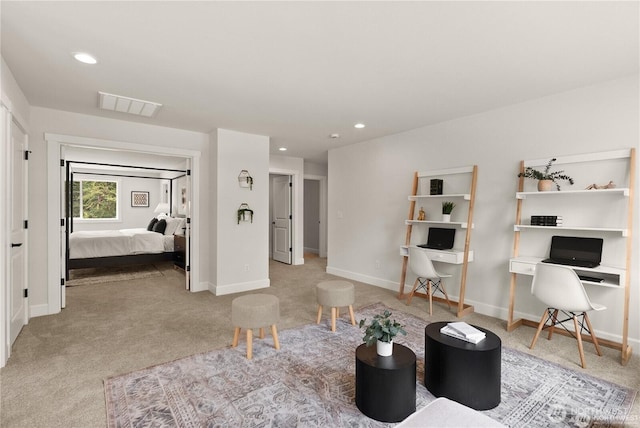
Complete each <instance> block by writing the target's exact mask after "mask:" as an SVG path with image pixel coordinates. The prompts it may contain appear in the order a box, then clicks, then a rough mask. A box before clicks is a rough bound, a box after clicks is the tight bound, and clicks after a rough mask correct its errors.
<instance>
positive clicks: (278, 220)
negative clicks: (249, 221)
mask: <svg viewBox="0 0 640 428" xmlns="http://www.w3.org/2000/svg"><path fill="white" fill-rule="evenodd" d="M271 206H272V207H273V208H272V209H273V237H272V239H273V259H274V260H276V261H279V262H282V263H287V264H291V250H292V249H291V219H292V218H291V176H289V175H282V176H277V177H274V179H273V200H272V201H271Z"/></svg>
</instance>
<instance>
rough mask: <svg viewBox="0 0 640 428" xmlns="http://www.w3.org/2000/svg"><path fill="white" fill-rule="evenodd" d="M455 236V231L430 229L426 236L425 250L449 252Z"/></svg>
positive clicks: (441, 228)
mask: <svg viewBox="0 0 640 428" xmlns="http://www.w3.org/2000/svg"><path fill="white" fill-rule="evenodd" d="M455 236H456V230H455V229H447V228H443V227H430V228H429V234H428V236H427V244H426V245H425V247H426V248H431V249H434V250H449V249H451V248H453V241H454V239H455Z"/></svg>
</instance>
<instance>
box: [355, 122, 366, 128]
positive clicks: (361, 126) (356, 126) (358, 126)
mask: <svg viewBox="0 0 640 428" xmlns="http://www.w3.org/2000/svg"><path fill="white" fill-rule="evenodd" d="M353 126H354V127H355V128H358V129H362V128H364V123H356V124H355V125H353Z"/></svg>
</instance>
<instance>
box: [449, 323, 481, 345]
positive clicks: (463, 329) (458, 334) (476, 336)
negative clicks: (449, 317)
mask: <svg viewBox="0 0 640 428" xmlns="http://www.w3.org/2000/svg"><path fill="white" fill-rule="evenodd" d="M440 333H442V334H446V335H447V336H451V337H455V338H456V339H461V340H464V341H467V342H470V343H474V344H475V343H479V342H481V341H482V340H483V339H484V338H485V336H486V334H485V333H484V332H483V331H480V330H478V329H477V328H475V327H474V326H472V325H469V324H467V323H466V322H462V321H458V322H450V323H448V324H447V325H445V326H444V327H442V328H441V329H440Z"/></svg>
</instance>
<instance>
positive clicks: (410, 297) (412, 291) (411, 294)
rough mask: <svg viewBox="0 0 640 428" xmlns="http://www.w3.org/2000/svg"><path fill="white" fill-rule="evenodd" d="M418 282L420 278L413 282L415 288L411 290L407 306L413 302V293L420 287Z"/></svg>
mask: <svg viewBox="0 0 640 428" xmlns="http://www.w3.org/2000/svg"><path fill="white" fill-rule="evenodd" d="M418 282H420V278H416V280H415V281H414V282H413V288H412V289H411V292H410V293H409V295H408V296H407V306H408V305H410V304H411V299H413V293H415V292H416V288H417V287H418Z"/></svg>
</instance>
